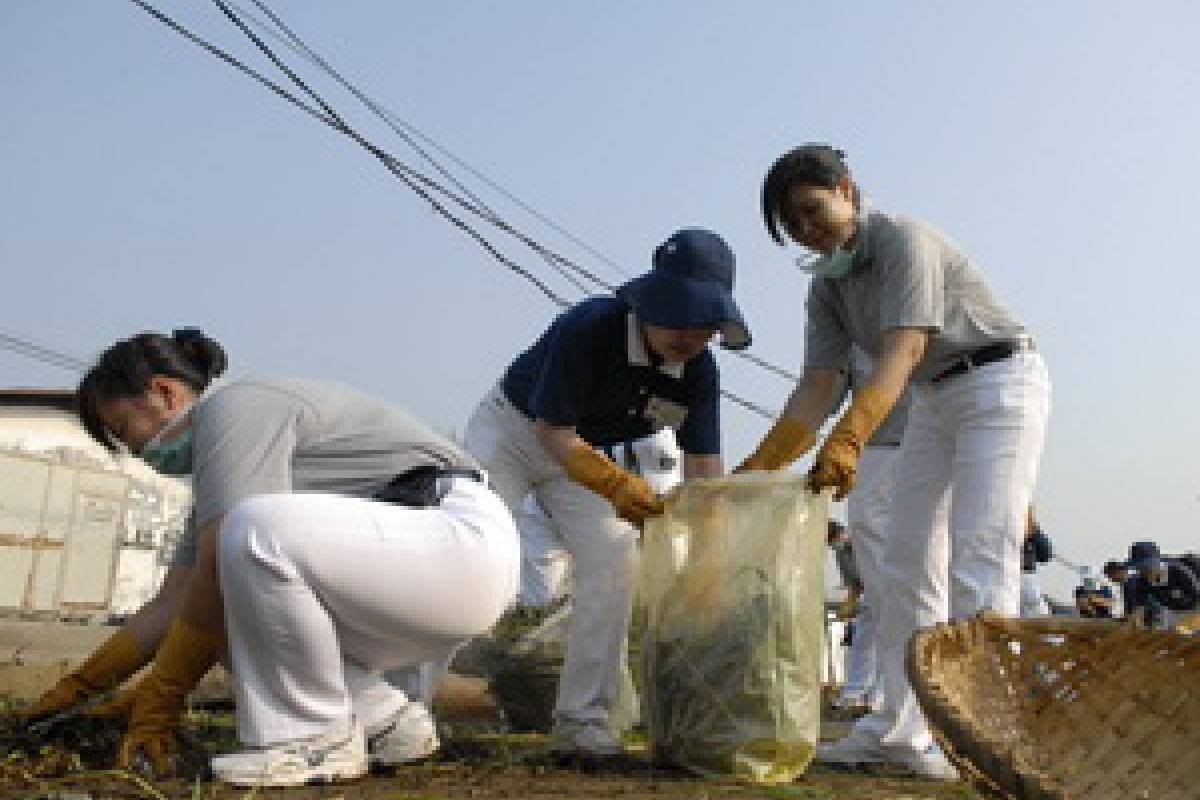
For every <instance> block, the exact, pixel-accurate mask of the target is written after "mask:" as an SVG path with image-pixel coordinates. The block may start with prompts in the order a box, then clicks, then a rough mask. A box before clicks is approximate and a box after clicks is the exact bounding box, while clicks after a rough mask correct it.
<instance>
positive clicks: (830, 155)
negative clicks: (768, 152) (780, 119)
mask: <svg viewBox="0 0 1200 800" xmlns="http://www.w3.org/2000/svg"><path fill="white" fill-rule="evenodd" d="M848 177H850V168H849V167H847V166H846V154H845V153H843V152H842V151H841V150H838V149H836V148H834V147H832V146H830V145H827V144H802V145H800V146H799V147H797V148H794V149H792V150H789V151H788V152H786V153H784V154H783V155H781V156H780V157H779V158H777V159H776V160H775V163H774V164H772V165H771V168H770V169H769V170H767V177H766V178H764V179H763V187H762V216H763V224H765V225H766V226H767V233H769V234H771V238H772V239H774V240H775V243H776V244H785V241H784V234H783V231H781V230H780V229H779V227H780V226H779V221H780V218H781V217H782V215H783V210H784V206H785V205H786V204H787V201H788V192H789V191H791V189H792V187H793V186H796V185H797V184H809V185H812V186H823V187H825V188H826V189H832V188H833V187H834V186H836V185H837V183H838V181H840V180H841V179H842V178H848ZM852 185H853V186H854V195H853V198H852V199H853V202H854V207H855V208H858V185H857V184H853V182H852Z"/></svg>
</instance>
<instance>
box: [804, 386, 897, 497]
mask: <svg viewBox="0 0 1200 800" xmlns="http://www.w3.org/2000/svg"><path fill="white" fill-rule="evenodd" d="M895 404H896V396H895V395H892V394H890V393H888V392H886V391H884V390H882V389H880V388H879V387H878V386H875V385H874V384H870V385H867V386H864V387H863V388H862V389H859V390H856V391H855V392H854V399H853V401H851V403H850V407H849V408H847V409H846V413H845V414H842V418H841V419H839V420H838V421H837V424H836V425H834V426H833V430H831V431H830V432H829V435H828V436H826V437H825V443H824V444H822V445H821V449H820V450H818V451H817V457H816V460H815V461H814V462H813V468H812V470H811V471H810V472H809V473H808V485H809V487H810V488H811V489H812V490H813V491H814V492H815V491H820V490H821V489H825V488H827V487H832V488H833V489H834V495H833V496H834V499H835V500H844V499H845V498H846V495H847V494H849V493H850V490H851V489H852V488H854V478H855V473H856V472H857V469H858V457H859V455H861V454H862V450H863V447H865V446H866V444H867V440H868V439H870V438H871V434H872V433H874V432H875V429H876V428H878V427H879V423H881V422H883V418H884V417H886V416H887V415H888V412H889V411H891V410H892V406H893V405H895Z"/></svg>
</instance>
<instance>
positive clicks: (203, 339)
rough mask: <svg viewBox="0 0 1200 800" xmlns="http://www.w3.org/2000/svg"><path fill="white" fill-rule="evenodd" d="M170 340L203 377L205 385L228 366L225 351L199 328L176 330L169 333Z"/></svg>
mask: <svg viewBox="0 0 1200 800" xmlns="http://www.w3.org/2000/svg"><path fill="white" fill-rule="evenodd" d="M171 339H172V340H173V341H174V342H175V344H176V345H177V346H178V347H179V350H180V352H181V353H182V354H183V355H184V357H185V358H186V359H187V360H188V362H189V363H190V364H192V366H194V367H195V368H196V370H197V371H199V372H200V373H201V374H202V375H204V377H205V378H206V379H207V380H206V383H207V381H211V380H212V379H213V378H216V377H217V376H219V375H221V373H223V372H224V371H225V368H226V367H227V366H228V365H229V360H228V358H227V357H226V355H225V349H224V348H223V347H221V345H220V344H218V343H217V341H216V340H215V339H211V338H209V337H208V336H206V335H205V333H204V331H202V330H201V329H200V328H176V329H175V330H173V331H171Z"/></svg>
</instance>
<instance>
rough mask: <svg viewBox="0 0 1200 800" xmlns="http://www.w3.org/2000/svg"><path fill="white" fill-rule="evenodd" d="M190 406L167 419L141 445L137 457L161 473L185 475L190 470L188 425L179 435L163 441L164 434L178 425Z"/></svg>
mask: <svg viewBox="0 0 1200 800" xmlns="http://www.w3.org/2000/svg"><path fill="white" fill-rule="evenodd" d="M190 411H191V408H187V409H184V410H183V411H181V412H180V413H179V414H177V415H176V416H175V417H173V418H172V419H170V420H168V421H167V424H166V425H164V426H162V428H161V429H160V430H159V432H158V433H156V434H154V437H153V438H152V439H151V440H150V441H148V442H146V444H145V445H143V446H142V449H141V451H140V452H139V453H138V457H139V458H140V459H142V461H145V462H146V463H147V464H149V465H150V466H151V467H153V468H154V469H155V471H156V472H160V473H162V474H163V475H187V474H189V473H191V471H192V429H191V427H190V426H189V427H188V428H187V429H186V430H184V431H183V432H182V433H180V434H179V435H177V436H175V437H172V438H171V439H167V440H165V441H164V436H163V435H164V434H165V433H166V432H167V431H169V430H173V429H174V428H176V427H178V422H179V420H180V419H182V418H183V417H184V416H185V415H186V414H188V412H190Z"/></svg>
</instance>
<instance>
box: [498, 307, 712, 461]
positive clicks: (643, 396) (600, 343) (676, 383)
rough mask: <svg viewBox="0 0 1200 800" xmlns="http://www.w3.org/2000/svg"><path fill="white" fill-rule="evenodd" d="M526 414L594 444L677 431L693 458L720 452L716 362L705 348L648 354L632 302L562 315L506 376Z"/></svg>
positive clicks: (512, 394) (576, 309) (507, 391)
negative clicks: (681, 355) (666, 361)
mask: <svg viewBox="0 0 1200 800" xmlns="http://www.w3.org/2000/svg"><path fill="white" fill-rule="evenodd" d="M501 385H502V387H503V390H504V394H505V396H506V397H507V398H508V399H509V401H510V402H511V403H512V404H513V405H514V406H516V407H517V408H518V409H520V411H521V412H522V413H524V414H525V415H526V416H528V417H531V418H533V419H542V420H545V421H546V422H548V423H549V424H551V425H554V426H556V427H564V428H566V427H574V428H575V430H576V432H577V433H578V434H579V435H580V436H581V437H582V438H583V439H584V440H585V441H587V442H589V443H590V444H593V445H598V446H605V445H613V444H618V443H621V442H631V441H634V440H636V439H640V438H642V437H643V436H647V435H649V434H651V433H654V432H655V431H659V430H662V429H663V428H674V429H675V432H676V437H677V438H678V440H679V446H680V447H681V448H682V449H683V451H684V452H685V453H690V454H692V455H716V454H718V453H720V452H721V434H720V405H719V402H718V400H719V389H718V387H719V378H718V371H717V362H716V359H714V358H713V354H712V353H711V352H709V351H708V350H707V349H706V350H705V351H704V352H703V353H701V354H700V355H698V356H696V357H695V358H693V359H691V360H690V361H688V362H687V363H686V364H683V365H669V366H668V365H662V364H661V361H660V360H659V359H657V358H656V357H655V356H654V355H652V354H650V353H648V352H647V348H646V346H645V343H644V342H643V340H642V336H641V333H640V331H639V330H638V328H637V325H636V323H635V321H634V320H633V317H632V314H631V312H630V309H629V306H627V305H626V304H625V303H624V302H623V301H621V300H619V299H617V298H615V297H593V298H591V299H588V300H584V301H583V302H582V303H579V304H578V305H575V306H572V307H571V308H569V309H567V310H566V311H564V312H563V313H562V314H560V315H559V316H558V317H557V318H556V319H555V320H554V322H553V323H552V324H551V325H550V327H549V328H548V329H547V330H546V332H545V333H543V334H542V335H541V337H539V338H538V340H537V341H536V342H534V344H533V346H532V347H530V348H529V349H528V350H526V351H525V352H524V353H522V354H521V355H519V356H517V359H516V360H515V361H513V363H512V365H511V366H510V367H509V368H508V371H507V372H506V373H505V374H504V380H503V381H502V384H501Z"/></svg>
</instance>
